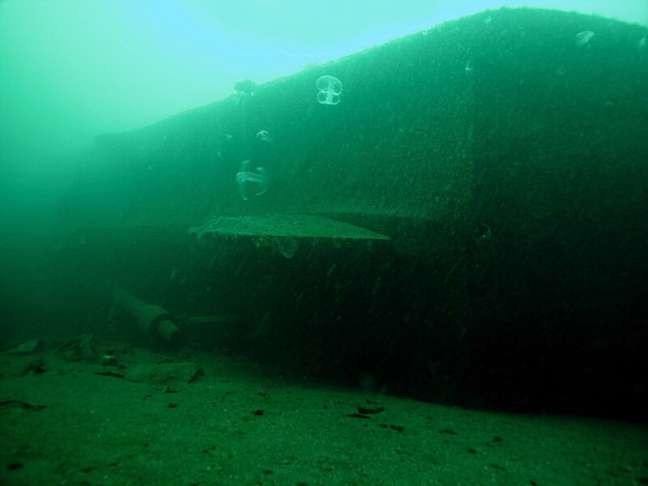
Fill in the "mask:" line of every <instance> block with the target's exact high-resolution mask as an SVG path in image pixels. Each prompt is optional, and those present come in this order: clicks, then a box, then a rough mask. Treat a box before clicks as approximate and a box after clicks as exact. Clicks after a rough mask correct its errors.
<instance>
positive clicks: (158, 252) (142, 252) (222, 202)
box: [62, 9, 648, 410]
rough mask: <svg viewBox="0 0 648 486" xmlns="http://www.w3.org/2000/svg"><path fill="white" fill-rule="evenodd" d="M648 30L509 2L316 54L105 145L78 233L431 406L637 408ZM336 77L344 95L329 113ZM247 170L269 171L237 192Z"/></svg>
mask: <svg viewBox="0 0 648 486" xmlns="http://www.w3.org/2000/svg"><path fill="white" fill-rule="evenodd" d="M583 31H592V32H594V33H595V35H594V37H592V38H591V39H590V41H589V42H587V43H585V44H582V43H581V42H579V41H578V39H579V38H578V34H579V33H580V32H583ZM647 34H648V33H647V31H646V29H645V28H642V27H639V26H633V25H628V24H623V23H620V22H616V21H612V20H608V19H603V18H596V17H589V16H583V15H578V14H567V13H560V12H554V11H542V10H526V9H516V10H500V11H493V12H485V13H482V14H479V15H476V16H473V17H469V18H465V19H461V20H458V21H455V22H449V23H447V24H444V25H442V26H440V27H437V28H434V29H431V30H429V31H426V32H422V33H419V34H416V35H413V36H410V37H407V38H405V39H401V40H397V41H394V42H391V43H389V44H387V45H384V46H381V47H378V48H374V49H370V50H367V51H365V52H361V53H358V54H355V55H352V56H349V57H346V58H343V59H341V60H338V61H335V62H331V63H328V64H325V65H319V66H314V67H311V68H309V69H306V70H304V71H303V72H301V73H298V74H296V75H294V76H290V77H287V78H283V79H279V80H276V81H273V82H271V83H268V84H265V85H262V86H259V87H258V88H257V89H256V91H255V92H254V94H253V95H245V94H239V95H233V96H232V97H230V98H227V99H225V100H223V101H221V102H218V103H215V104H213V105H210V106H206V107H203V108H200V109H197V110H193V111H190V112H187V113H183V114H180V115H178V116H175V117H173V118H171V119H168V120H164V121H161V122H159V123H157V124H155V125H153V126H150V127H147V128H144V129H142V130H138V131H134V132H129V133H124V134H116V135H106V136H102V137H100V138H99V139H98V140H97V143H96V145H95V147H93V148H92V149H91V150H90V151H89V152H88V153H87V154H86V155H85V159H86V163H85V168H84V170H83V171H82V173H80V174H79V178H78V183H77V184H76V185H75V187H74V188H73V189H72V190H71V191H70V193H69V194H68V195H67V196H66V198H65V199H64V201H63V202H62V214H63V215H64V225H65V227H66V228H67V229H68V233H69V234H70V235H74V237H72V238H71V239H70V241H77V239H78V237H79V235H83V241H84V248H85V249H84V252H85V254H86V259H87V262H88V264H87V265H88V268H96V266H97V261H102V262H104V263H105V262H110V261H112V260H113V259H115V258H118V259H119V261H121V262H123V263H124V264H123V265H121V266H120V267H121V268H120V269H115V268H106V267H110V264H109V263H108V264H106V265H104V266H103V267H102V269H101V271H102V272H108V273H109V274H110V279H113V280H116V281H119V282H120V285H124V286H127V287H130V288H133V287H135V288H139V289H140V291H141V292H144V293H148V294H149V295H150V296H152V297H154V298H155V297H157V299H158V300H164V301H165V306H167V307H169V306H170V305H174V306H176V307H177V308H179V309H182V310H183V311H185V312H188V313H190V312H205V311H209V312H228V313H235V314H237V315H242V316H244V319H243V321H245V322H247V325H241V326H240V328H238V329H237V330H236V331H235V332H233V334H234V335H235V338H236V339H238V340H239V342H243V343H245V344H244V345H243V347H248V348H252V347H254V349H255V350H256V352H257V353H258V354H259V355H263V356H266V357H269V358H270V359H280V358H281V357H285V356H286V355H290V356H291V357H292V358H294V359H295V360H296V361H302V362H303V361H307V362H308V366H309V367H310V368H311V369H316V370H318V371H332V372H334V373H339V372H340V370H344V371H343V372H344V373H346V374H347V376H348V377H349V379H352V380H353V379H356V378H357V377H358V376H363V375H365V374H369V375H371V376H374V377H375V379H376V381H378V382H383V381H384V382H386V383H389V386H388V387H387V388H390V389H392V390H396V391H404V392H408V393H413V394H416V395H418V396H428V397H434V398H449V399H452V398H453V397H454V398H456V397H461V396H465V395H466V394H468V395H471V393H472V392H474V391H475V390H477V392H478V393H477V395H478V396H479V397H481V398H480V399H484V400H485V402H488V401H495V402H498V403H501V404H505V405H509V406H515V405H523V406H526V405H529V404H535V406H543V404H544V403H545V402H551V403H560V404H561V406H564V407H566V408H576V407H586V406H587V405H584V403H586V402H587V401H588V400H594V399H596V400H598V402H599V405H600V406H606V404H608V405H610V406H612V402H613V401H614V400H618V399H619V398H618V397H619V396H623V397H624V398H626V399H627V401H628V402H629V403H634V404H635V406H636V409H637V410H638V409H640V405H639V404H640V403H643V402H644V401H645V400H646V395H647V393H648V392H647V391H646V388H645V382H644V378H643V376H641V374H640V373H639V372H638V369H639V368H640V365H639V363H640V362H641V352H642V348H643V347H645V343H646V338H647V337H648V336H647V331H646V325H645V322H648V305H647V304H646V303H645V299H644V298H643V296H645V295H646V291H647V290H648V284H647V283H646V275H648V257H647V255H646V252H645V243H646V241H648V219H647V218H645V217H644V216H643V215H644V213H645V207H646V205H647V203H648V162H647V161H648V137H645V136H644V135H643V131H644V130H645V127H646V126H647V125H648V102H647V101H646V100H648V49H646V48H645V47H642V46H645V42H644V43H643V44H642V43H641V39H642V38H643V39H645V36H646V35H647ZM322 75H333V76H336V77H337V78H339V79H340V80H341V81H342V82H343V84H344V90H343V93H342V97H341V102H340V103H339V104H338V105H335V106H328V105H321V104H319V103H318V101H317V96H316V95H317V89H316V88H315V82H316V80H317V79H318V78H319V77H320V76H322ZM261 130H266V131H267V132H269V134H270V135H271V137H272V141H271V142H269V143H265V144H259V140H258V138H257V137H256V134H257V133H258V132H259V131H261ZM244 160H251V161H252V163H256V162H257V161H260V160H263V163H264V164H268V165H269V166H271V167H272V178H271V184H270V185H269V188H268V190H267V192H265V193H263V194H262V195H259V196H254V195H253V196H252V197H249V198H248V199H247V200H244V199H243V198H242V197H241V193H240V190H239V189H240V187H238V185H237V182H236V174H237V172H238V171H239V170H240V167H241V163H242V161H244ZM268 221H274V222H275V223H276V224H274V225H273V224H268ZM343 225H346V226H344V228H346V229H345V230H343V229H341V228H342V227H343ZM279 227H283V228H292V229H286V230H285V231H283V232H282V231H279V230H277V228H279ZM273 228H274V229H273ZM354 235H355V236H354ZM134 242H135V243H134ZM108 248H110V253H109V252H108V251H107V249H108ZM98 255H101V257H98ZM180 255H181V256H180ZM170 269H173V272H171V273H173V275H174V277H173V278H172V279H170V280H169V277H168V276H165V275H167V274H169V273H170ZM178 275H183V278H182V279H181V278H179V277H178ZM179 282H182V283H179ZM232 339H233V340H236V339H234V338H232ZM217 341H218V337H215V338H214V342H217ZM252 343H254V344H252ZM287 350H288V351H287ZM601 363H604V364H601ZM611 363H613V364H611ZM575 383H578V385H575ZM626 384H629V385H626ZM541 385H542V386H541ZM542 387H544V388H542ZM547 389H548V390H552V391H550V392H549V393H547ZM466 390H470V392H466ZM615 394H616V397H614V395H615ZM548 395H549V396H548ZM471 396H473V395H471ZM478 401H479V399H478ZM590 406H592V405H591V404H590Z"/></svg>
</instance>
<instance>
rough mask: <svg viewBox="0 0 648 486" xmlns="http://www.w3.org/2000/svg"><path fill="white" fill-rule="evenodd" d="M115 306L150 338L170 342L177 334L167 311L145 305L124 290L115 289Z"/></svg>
mask: <svg viewBox="0 0 648 486" xmlns="http://www.w3.org/2000/svg"><path fill="white" fill-rule="evenodd" d="M115 306H116V307H117V308H119V309H121V310H123V311H124V312H126V313H127V314H128V315H130V316H131V317H133V319H135V321H136V322H137V325H138V327H139V328H140V330H141V331H142V332H143V333H144V334H146V335H147V336H150V337H151V338H154V339H162V340H163V341H166V342H172V341H173V340H174V339H175V337H176V336H177V334H178V332H179V329H178V326H176V324H175V322H174V318H173V316H172V315H171V314H170V313H169V312H168V311H167V310H165V309H163V308H162V307H160V306H158V305H154V304H147V303H146V302H143V301H141V300H139V299H138V298H137V297H135V296H133V295H131V294H130V293H128V292H126V291H125V290H124V289H115Z"/></svg>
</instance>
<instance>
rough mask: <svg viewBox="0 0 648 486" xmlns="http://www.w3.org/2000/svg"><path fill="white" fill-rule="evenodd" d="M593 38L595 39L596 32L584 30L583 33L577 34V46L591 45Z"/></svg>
mask: <svg viewBox="0 0 648 486" xmlns="http://www.w3.org/2000/svg"><path fill="white" fill-rule="evenodd" d="M592 37H594V32H592V31H591V30H584V31H582V32H579V33H578V34H576V45H577V46H578V47H583V46H585V45H587V44H589V41H591V40H592Z"/></svg>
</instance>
